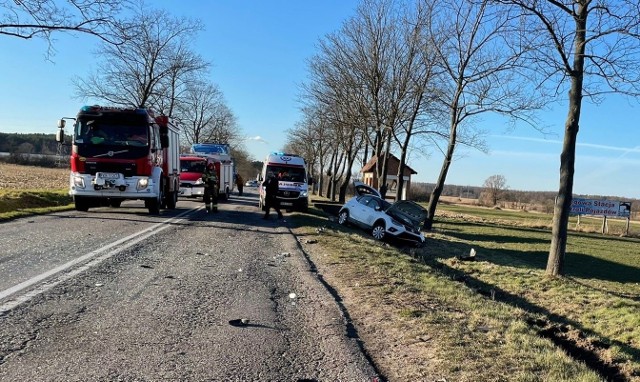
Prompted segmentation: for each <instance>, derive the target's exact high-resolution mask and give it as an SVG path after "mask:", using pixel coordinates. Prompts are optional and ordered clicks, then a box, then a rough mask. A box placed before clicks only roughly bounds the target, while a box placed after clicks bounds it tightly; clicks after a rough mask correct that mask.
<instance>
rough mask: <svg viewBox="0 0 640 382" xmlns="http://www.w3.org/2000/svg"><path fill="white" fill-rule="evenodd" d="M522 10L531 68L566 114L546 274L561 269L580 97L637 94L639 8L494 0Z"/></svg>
mask: <svg viewBox="0 0 640 382" xmlns="http://www.w3.org/2000/svg"><path fill="white" fill-rule="evenodd" d="M496 1H497V2H498V3H501V4H505V5H509V6H515V7H517V9H518V10H519V11H520V12H521V13H522V17H523V20H522V23H521V25H522V26H523V27H524V26H526V30H525V31H524V32H523V36H524V38H525V39H526V40H527V43H528V44H529V45H531V46H532V47H535V48H536V49H535V51H534V53H535V54H532V55H530V56H529V58H530V59H531V62H532V69H534V71H535V72H537V73H541V74H543V75H544V77H543V78H544V84H548V85H550V86H551V87H552V88H553V89H555V90H556V94H563V90H566V89H567V88H568V90H569V99H568V105H567V118H566V121H565V124H564V142H563V145H562V153H561V154H560V186H559V189H558V195H557V198H556V201H555V207H554V213H553V229H552V239H551V248H550V250H549V258H548V261H547V269H546V273H547V274H548V275H551V276H559V275H562V274H564V257H565V252H566V246H567V224H568V222H569V213H570V211H571V200H572V197H573V180H574V173H575V161H576V155H575V154H576V142H577V136H578V130H579V126H580V115H581V111H582V101H583V99H584V98H585V97H586V98H588V99H590V100H592V101H595V102H599V101H600V99H601V97H602V96H603V95H604V94H605V93H611V92H615V93H621V94H626V95H632V96H638V95H640V11H639V8H638V2H637V1H636V0H615V1H614V0H598V1H594V0H570V1H569V0H538V1H528V0H527V1H525V0H496Z"/></svg>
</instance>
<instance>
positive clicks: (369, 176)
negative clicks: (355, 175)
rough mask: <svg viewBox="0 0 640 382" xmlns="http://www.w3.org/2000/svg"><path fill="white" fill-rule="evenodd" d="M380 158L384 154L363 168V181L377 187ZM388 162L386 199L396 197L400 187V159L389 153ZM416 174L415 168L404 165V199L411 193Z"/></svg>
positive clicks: (371, 160) (372, 159) (402, 196)
mask: <svg viewBox="0 0 640 382" xmlns="http://www.w3.org/2000/svg"><path fill="white" fill-rule="evenodd" d="M378 159H380V160H382V159H383V156H382V155H381V156H380V157H373V158H371V159H370V160H369V161H368V162H367V163H366V164H365V165H364V167H362V170H361V172H362V182H363V183H365V184H367V185H369V186H370V187H373V188H375V189H379V187H378V179H377V177H376V163H377V161H378ZM387 162H388V165H387V193H386V195H385V197H386V199H395V196H396V190H397V188H398V168H399V167H400V159H398V158H397V157H396V156H395V155H393V154H389V157H388V160H387ZM415 174H417V172H416V171H415V170H413V169H412V168H411V167H409V166H407V165H406V164H405V165H404V171H403V174H402V177H403V181H404V184H403V188H402V195H401V199H402V200H406V199H407V195H409V190H410V189H411V175H415Z"/></svg>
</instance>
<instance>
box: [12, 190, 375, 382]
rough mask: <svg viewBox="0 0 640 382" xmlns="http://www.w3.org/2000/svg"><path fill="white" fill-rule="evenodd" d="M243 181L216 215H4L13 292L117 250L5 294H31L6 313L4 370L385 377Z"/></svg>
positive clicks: (144, 377)
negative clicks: (91, 256) (9, 217)
mask: <svg viewBox="0 0 640 382" xmlns="http://www.w3.org/2000/svg"><path fill="white" fill-rule="evenodd" d="M245 191H249V192H246V193H245V196H243V197H237V196H235V197H234V198H232V200H231V201H229V202H227V203H223V204H221V205H220V207H221V210H220V212H219V213H217V214H209V215H207V214H206V213H205V212H204V211H203V210H194V211H192V212H190V213H189V212H187V211H188V210H190V209H192V208H195V207H199V206H200V205H201V204H198V203H196V202H192V201H186V200H180V202H179V203H178V209H177V210H175V211H171V212H163V215H162V216H160V217H150V216H148V215H147V214H146V212H145V211H144V210H143V209H142V208H140V206H139V204H140V202H127V203H125V204H123V207H121V208H119V209H115V208H98V209H95V210H90V211H89V212H88V213H80V212H76V211H71V212H61V213H55V214H53V215H47V216H41V217H32V218H27V219H19V220H16V221H12V222H6V223H3V224H1V225H0V236H2V237H7V238H10V239H8V240H5V241H3V242H2V244H0V280H3V281H2V282H1V283H0V286H1V287H2V290H5V291H6V290H9V289H10V288H11V287H13V286H15V285H18V284H19V283H25V282H26V281H27V280H32V279H33V278H34V277H36V276H37V275H38V274H42V273H43V272H45V271H47V270H49V269H53V268H55V267H61V266H62V264H69V262H70V261H72V259H74V258H76V257H79V256H82V255H84V254H87V253H90V252H92V251H96V252H100V251H101V248H103V249H104V248H109V250H108V251H107V250H106V249H105V250H103V251H102V252H100V253H101V254H105V253H108V256H105V258H104V259H102V260H101V261H100V262H96V263H95V264H89V265H85V267H86V269H84V270H79V271H78V273H77V274H75V275H73V276H67V277H66V278H65V277H63V275H64V274H68V273H69V272H70V270H72V269H77V268H78V267H79V266H80V264H77V265H74V266H73V267H70V268H69V269H68V270H65V271H63V272H59V273H56V274H55V275H53V276H51V277H49V278H47V279H45V280H43V281H41V282H38V283H34V285H31V286H29V287H28V288H24V289H22V290H20V291H19V292H16V293H13V294H11V295H10V296H6V297H5V298H4V300H0V304H6V303H7V302H8V301H11V300H16V299H19V298H23V299H24V301H23V302H21V303H16V304H15V306H13V307H12V308H10V309H5V310H4V311H3V313H1V314H0V380H2V381H27V380H28V381H159V380H171V381H174V380H175V381H203V380H206V381H371V380H374V378H375V377H376V372H375V369H374V367H373V366H372V365H370V364H369V362H368V361H367V359H366V357H365V356H364V355H363V354H362V352H361V351H360V349H359V347H358V344H357V339H356V338H351V337H350V336H349V333H348V331H347V327H348V325H347V322H346V320H345V317H344V315H343V314H342V312H341V311H340V309H339V307H338V305H337V303H336V301H335V300H334V298H333V297H332V296H331V294H330V293H329V292H328V291H327V289H326V288H325V286H323V285H322V283H320V282H319V281H318V279H317V278H316V276H315V274H314V273H313V272H312V271H311V270H310V268H309V264H308V263H307V262H306V260H305V256H304V254H303V253H302V252H301V250H300V248H299V246H298V244H297V242H296V239H295V237H294V236H293V235H292V234H291V233H290V231H289V229H288V227H287V223H286V222H281V221H277V220H275V218H273V220H269V221H264V220H262V219H261V211H259V210H258V208H257V201H256V198H255V194H252V193H251V190H247V189H245ZM179 213H186V215H184V216H183V217H182V218H180V219H175V220H171V221H167V219H168V218H170V217H171V216H175V215H177V214H179ZM154 227H155V228H154ZM158 227H163V228H162V229H161V230H160V229H158ZM145 229H149V231H148V232H153V233H152V234H151V236H149V237H146V238H144V239H142V240H139V239H138V240H139V241H137V242H135V240H134V239H133V238H131V236H132V235H134V234H135V233H136V232H140V231H142V230H145ZM156 231H157V232H156ZM127 237H129V239H128V242H130V243H129V244H128V245H124V244H122V245H121V246H120V247H118V246H113V247H109V245H111V244H112V243H114V242H117V241H118V240H121V239H123V238H127ZM140 237H142V236H140ZM119 248H120V249H119ZM83 264H86V263H83ZM43 285H44V286H45V287H43ZM47 285H48V286H47ZM29 293H31V297H24V296H26V295H29ZM238 320H244V321H238Z"/></svg>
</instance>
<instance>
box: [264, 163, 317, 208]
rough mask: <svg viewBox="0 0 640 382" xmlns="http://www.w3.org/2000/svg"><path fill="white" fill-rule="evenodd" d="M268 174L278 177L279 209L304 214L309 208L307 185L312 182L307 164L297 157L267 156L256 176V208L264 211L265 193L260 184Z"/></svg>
mask: <svg viewBox="0 0 640 382" xmlns="http://www.w3.org/2000/svg"><path fill="white" fill-rule="evenodd" d="M269 174H273V175H274V176H278V175H279V174H282V177H281V178H280V180H279V182H278V186H279V191H278V201H279V202H280V207H281V208H283V209H287V210H298V211H303V212H306V211H307V209H308V208H309V185H310V184H312V183H313V180H312V179H311V178H309V177H308V174H307V164H306V162H305V161H304V159H303V158H302V157H300V156H298V155H294V154H286V153H281V152H274V153H271V154H269V155H267V158H266V159H265V161H264V164H263V165H262V171H261V172H260V175H259V176H258V181H259V184H258V190H259V193H260V201H259V202H258V206H259V207H260V208H261V209H262V210H265V191H264V186H263V185H262V183H263V182H264V180H265V179H266V178H267V176H268V175H269Z"/></svg>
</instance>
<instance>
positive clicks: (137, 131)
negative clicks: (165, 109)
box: [74, 116, 149, 147]
mask: <svg viewBox="0 0 640 382" xmlns="http://www.w3.org/2000/svg"><path fill="white" fill-rule="evenodd" d="M74 135H75V140H74V141H75V144H77V145H84V146H92V145H100V146H104V145H108V146H116V147H117V146H126V147H131V146H134V147H143V146H148V144H149V132H148V125H147V124H146V123H144V120H139V119H137V120H136V119H133V120H132V119H130V118H128V119H123V118H108V117H107V118H105V117H90V116H87V117H85V118H80V119H79V120H78V122H77V123H76V126H75V134H74Z"/></svg>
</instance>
